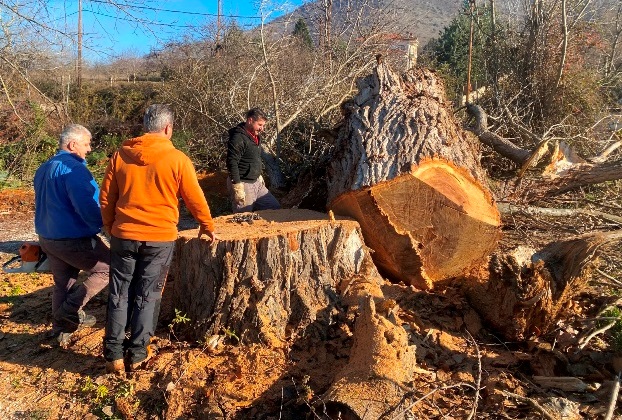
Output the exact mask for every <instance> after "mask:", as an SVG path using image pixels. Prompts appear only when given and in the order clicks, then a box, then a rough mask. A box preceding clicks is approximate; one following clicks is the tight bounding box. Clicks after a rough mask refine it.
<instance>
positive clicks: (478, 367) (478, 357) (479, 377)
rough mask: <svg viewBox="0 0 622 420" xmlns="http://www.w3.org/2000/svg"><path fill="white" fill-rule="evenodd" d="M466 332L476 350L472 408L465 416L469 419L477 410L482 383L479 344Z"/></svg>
mask: <svg viewBox="0 0 622 420" xmlns="http://www.w3.org/2000/svg"><path fill="white" fill-rule="evenodd" d="M466 332H467V334H468V335H469V338H470V340H471V341H472V342H473V344H474V345H475V351H476V352H477V381H476V382H475V399H474V401H473V408H472V409H471V413H470V414H469V417H467V420H471V419H472V418H474V417H475V413H476V412H477V402H478V399H479V390H480V387H481V383H482V355H481V354H480V352H479V346H478V345H477V341H475V339H474V338H473V336H472V335H471V333H470V332H469V330H466Z"/></svg>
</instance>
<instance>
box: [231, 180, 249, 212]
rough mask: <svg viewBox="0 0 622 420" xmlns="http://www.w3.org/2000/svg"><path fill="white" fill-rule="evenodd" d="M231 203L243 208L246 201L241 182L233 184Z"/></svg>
mask: <svg viewBox="0 0 622 420" xmlns="http://www.w3.org/2000/svg"><path fill="white" fill-rule="evenodd" d="M233 201H234V202H235V205H237V206H238V207H242V206H244V203H245V201H246V192H244V183H243V182H238V183H237V184H233Z"/></svg>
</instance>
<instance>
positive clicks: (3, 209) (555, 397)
mask: <svg viewBox="0 0 622 420" xmlns="http://www.w3.org/2000/svg"><path fill="white" fill-rule="evenodd" d="M202 186H203V188H204V190H205V191H206V195H208V201H210V203H212V210H213V212H214V213H215V215H218V214H222V213H224V212H226V211H227V210H226V208H227V200H226V192H225V190H224V189H223V184H222V176H207V177H204V179H203V180H202ZM210 194H211V195H212V196H211V197H210ZM215 208H217V211H214V209H215ZM33 211H34V204H33V194H32V191H28V190H3V191H0V260H1V262H5V261H7V260H8V259H9V258H10V257H11V256H12V255H14V254H15V253H16V252H17V249H18V247H19V246H20V245H21V243H22V242H23V241H25V240H34V239H36V236H35V234H34V228H33V221H32V219H33V214H34V213H33ZM185 220H186V221H185V224H182V227H183V228H194V227H195V225H193V222H192V221H191V220H188V219H187V218H186V219H185ZM520 226H522V225H521V224H520V223H519V221H517V220H513V221H507V222H506V229H507V232H506V234H507V235H516V236H517V241H518V240H520V238H523V240H524V239H525V238H527V240H528V241H531V242H534V245H537V244H536V242H537V239H535V238H536V237H535V236H533V235H532V234H533V231H532V232H525V231H524V230H521V229H522V228H521V227H520ZM545 229H550V226H545V227H544V228H543V230H545ZM567 233H571V232H567ZM526 234H527V236H525V235H526ZM607 261H608V260H607V259H605V263H606V264H607ZM52 284H53V282H52V278H51V275H49V274H0V372H2V375H1V376H0V418H1V419H48V418H49V419H61V418H62V419H96V418H100V419H113V418H127V419H130V418H135V419H160V418H161V419H190V418H194V419H218V418H227V419H229V418H240V419H246V418H261V419H299V418H316V419H320V418H327V417H326V416H325V415H324V414H323V413H322V410H321V407H322V400H321V396H322V394H323V392H324V391H325V390H326V389H327V387H328V386H329V384H330V383H331V381H332V379H333V377H334V375H335V373H336V371H338V369H339V367H341V366H343V365H344V364H345V363H346V362H347V359H348V355H349V349H350V347H351V345H352V338H351V332H350V331H351V330H352V325H341V326H335V328H334V330H331V331H327V332H326V334H324V335H322V336H321V337H320V336H314V335H310V336H309V337H307V338H306V339H304V340H298V341H296V342H295V343H293V342H292V343H290V345H287V346H284V347H282V348H269V347H264V346H260V345H240V344H238V343H237V342H236V340H234V338H233V337H228V338H226V339H225V340H224V342H223V343H222V344H220V345H219V346H217V347H216V348H215V349H213V350H212V349H211V348H210V346H209V343H196V342H188V341H183V339H182V337H177V336H176V334H175V331H176V329H175V325H176V323H178V322H182V320H181V319H180V318H179V317H178V318H176V319H175V318H171V317H170V316H168V317H167V316H164V315H163V316H162V317H161V319H160V325H159V328H158V330H157V337H156V339H155V344H156V346H157V352H156V355H155V357H154V358H152V359H151V360H150V361H149V363H148V365H147V367H146V369H145V370H143V371H140V372H136V373H133V374H131V375H129V374H128V376H127V377H125V378H119V377H116V376H114V375H108V374H105V371H104V359H103V357H102V338H103V326H104V319H105V304H106V291H104V292H102V293H101V294H100V295H99V296H97V297H95V298H94V299H93V300H92V301H91V302H89V304H88V305H87V307H86V308H85V309H86V310H87V312H89V313H90V314H93V315H95V316H96V317H97V323H96V324H95V326H94V327H92V328H84V329H82V330H80V331H78V332H76V333H75V334H74V335H73V337H72V340H71V343H70V344H69V346H68V347H67V348H60V347H59V346H58V344H57V343H56V341H55V340H52V339H48V338H47V337H46V333H47V332H48V331H49V330H50V327H51V323H50V321H51V320H50V311H49V308H50V303H51V292H52ZM383 293H384V295H385V297H386V298H388V299H392V300H394V301H395V302H396V303H397V304H398V305H399V308H400V309H399V317H400V319H402V320H403V321H404V327H405V328H406V329H407V330H408V331H411V332H412V337H411V344H415V345H416V346H417V349H416V356H417V374H416V375H415V378H414V380H413V381H412V383H410V384H408V390H407V392H406V397H407V398H406V399H405V402H404V404H402V406H401V407H399V408H397V409H396V410H394V411H393V412H392V414H391V416H389V417H387V418H396V419H402V418H408V419H412V418H430V419H440V418H443V419H462V418H469V417H470V416H471V415H472V413H473V411H474V410H475V415H474V417H471V418H491V419H501V418H507V419H510V418H511V419H517V418H530V419H531V418H545V416H544V414H543V410H546V412H547V413H558V416H557V417H552V418H565V419H575V418H576V419H579V418H590V419H592V418H602V417H603V416H604V413H605V412H606V410H607V406H608V404H609V400H610V398H611V395H612V389H613V380H612V379H613V378H614V376H615V372H616V371H617V370H619V368H617V369H616V368H615V367H614V364H613V363H614V362H615V361H616V360H617V359H616V358H614V355H613V354H611V353H610V352H608V351H607V350H606V348H607V347H606V343H605V342H604V341H603V340H602V335H600V336H596V337H595V338H594V339H592V340H591V341H590V343H589V345H588V346H587V347H586V348H584V349H583V350H578V349H577V348H576V338H577V336H578V335H580V334H582V333H585V332H586V331H587V329H588V326H589V325H590V324H589V323H588V322H587V321H586V319H588V318H589V317H590V316H593V314H594V313H596V312H597V311H598V310H599V308H600V307H602V306H603V305H605V304H606V303H608V302H609V301H608V300H607V299H608V296H607V293H605V292H603V290H602V289H594V290H593V291H591V292H590V293H588V294H586V295H585V296H582V299H581V301H580V302H578V303H577V305H578V309H577V316H575V317H573V318H572V319H569V320H568V321H565V322H560V324H559V326H558V329H557V330H556V331H555V332H554V333H552V334H550V335H548V336H542V337H538V338H537V339H533V340H529V341H527V342H524V343H523V342H521V343H518V342H506V341H503V340H501V339H500V338H499V337H497V336H496V335H495V333H494V332H492V331H488V330H487V329H485V328H484V327H483V326H482V324H481V320H480V319H479V317H478V315H477V314H476V313H475V312H474V311H473V310H472V309H471V308H470V307H469V305H468V304H467V302H466V301H465V299H464V297H463V295H462V294H461V293H460V291H459V290H458V289H457V288H448V289H446V290H445V291H443V292H438V293H429V292H428V293H425V292H418V291H415V290H414V289H412V288H410V287H406V286H403V285H394V284H390V283H386V284H385V285H384V286H383ZM167 299H168V296H167V295H166V293H165V296H164V302H163V303H164V305H163V306H164V307H165V308H166V303H167ZM168 309H169V310H168V311H167V310H163V314H167V313H169V314H170V313H171V312H172V311H171V310H170V309H171V308H168ZM467 331H468V332H467ZM471 335H472V337H471ZM538 376H555V377H574V378H577V379H580V380H581V381H582V382H583V383H584V384H585V388H584V389H583V390H582V391H581V392H571V391H564V390H562V389H559V388H549V387H546V386H543V385H541V384H539V383H538V381H537V380H536V378H537V377H538ZM478 385H479V386H478ZM476 390H477V391H476ZM621 412H622V411H620V410H618V413H621Z"/></svg>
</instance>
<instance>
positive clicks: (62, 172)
mask: <svg viewBox="0 0 622 420" xmlns="http://www.w3.org/2000/svg"><path fill="white" fill-rule="evenodd" d="M58 149H59V150H58V153H56V154H55V155H54V156H52V157H51V158H50V159H49V160H48V161H46V162H45V163H43V164H42V165H41V166H40V167H39V169H37V172H36V173H35V179H34V187H35V230H36V232H37V234H38V235H39V243H40V245H41V248H42V249H43V251H44V252H45V253H46V254H47V256H48V260H49V261H50V268H51V270H52V275H53V277H54V290H53V292H52V315H53V318H54V320H53V323H52V335H53V336H55V337H57V339H58V341H59V343H60V345H61V346H66V345H67V344H69V339H70V337H71V334H72V333H73V332H74V331H76V330H77V329H78V328H79V327H81V326H93V325H94V324H95V317H93V316H91V315H87V314H86V313H85V312H84V311H83V310H82V308H83V306H84V305H85V304H86V303H87V302H88V301H89V300H90V299H91V298H92V297H93V296H95V295H96V294H97V293H99V292H100V291H101V290H102V289H103V288H104V287H106V285H108V271H109V265H110V249H108V246H106V245H105V244H104V243H103V242H102V240H101V239H100V238H99V237H98V236H97V234H98V233H99V232H100V230H101V228H102V217H101V212H100V209H99V201H98V198H99V186H98V185H97V182H95V179H93V175H91V172H90V171H89V170H88V168H87V167H86V160H85V158H86V154H87V153H88V152H90V151H91V133H90V132H89V130H87V129H86V128H84V127H83V126H81V125H78V124H71V125H69V126H67V127H66V128H65V129H64V130H63V132H62V134H61V135H60V141H59V148H58ZM80 270H85V271H86V272H87V273H88V277H87V279H86V280H84V282H82V283H79V284H78V283H77V280H78V273H80Z"/></svg>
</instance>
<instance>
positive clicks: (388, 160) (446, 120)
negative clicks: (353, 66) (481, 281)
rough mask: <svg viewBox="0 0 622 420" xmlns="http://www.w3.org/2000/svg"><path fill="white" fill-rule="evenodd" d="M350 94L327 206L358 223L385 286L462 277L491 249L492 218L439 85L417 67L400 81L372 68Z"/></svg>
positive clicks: (467, 142)
mask: <svg viewBox="0 0 622 420" xmlns="http://www.w3.org/2000/svg"><path fill="white" fill-rule="evenodd" d="M359 90H360V92H359V94H358V95H357V96H356V97H355V98H354V99H353V100H352V101H350V102H349V103H348V104H346V105H345V112H346V120H345V123H344V124H343V125H342V128H341V130H340V132H339V136H338V144H337V148H336V152H335V155H334V158H333V159H332V161H331V163H330V167H329V171H328V198H329V204H328V207H329V208H330V209H331V210H333V211H334V212H335V214H340V215H347V216H351V217H354V218H355V219H356V220H358V221H359V223H360V224H361V229H362V231H363V235H364V237H365V242H366V244H367V245H368V246H369V247H371V248H372V249H374V254H373V255H372V257H373V258H374V262H375V263H376V264H377V265H378V267H379V268H380V269H382V271H383V274H385V275H387V276H390V277H391V278H392V279H394V280H401V281H404V282H406V283H409V284H413V285H415V286H417V287H420V288H426V289H428V288H431V287H433V286H434V285H438V283H439V282H440V281H442V280H446V279H450V278H452V277H456V276H460V275H463V274H464V273H466V272H467V271H469V270H470V269H471V268H472V267H473V266H475V265H477V264H479V263H481V262H482V260H483V259H485V258H486V257H487V256H488V255H489V253H490V252H491V251H492V250H493V249H494V247H495V246H496V243H497V240H498V237H499V224H500V219H499V214H498V211H497V210H496V207H495V206H494V203H493V201H492V198H491V195H490V194H489V193H488V191H487V189H486V188H485V187H484V186H482V180H483V179H485V176H484V172H483V170H482V169H481V167H480V165H479V162H478V151H477V147H476V146H475V144H474V143H473V142H472V141H471V139H470V137H468V136H467V135H465V133H464V132H463V131H462V130H461V129H460V127H459V126H458V124H457V122H456V120H455V119H454V118H453V115H452V114H451V112H450V110H449V107H448V106H447V104H445V103H444V95H445V93H444V90H443V87H442V85H441V83H440V81H439V80H438V79H437V78H436V76H435V75H434V73H432V72H430V71H427V70H422V69H418V70H415V71H413V72H411V73H408V74H407V75H406V76H404V77H403V78H402V79H401V80H400V79H399V78H398V77H397V76H396V75H395V74H394V73H392V72H391V71H390V70H389V69H388V67H387V66H386V65H384V64H379V65H378V67H377V68H376V71H375V72H374V73H373V74H372V75H371V76H369V77H367V78H365V79H363V80H362V81H361V82H360V83H359ZM474 238H477V240H474Z"/></svg>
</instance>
